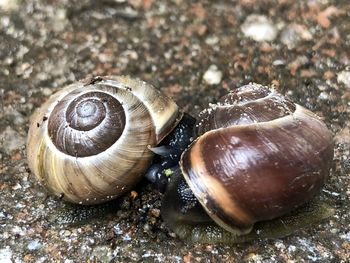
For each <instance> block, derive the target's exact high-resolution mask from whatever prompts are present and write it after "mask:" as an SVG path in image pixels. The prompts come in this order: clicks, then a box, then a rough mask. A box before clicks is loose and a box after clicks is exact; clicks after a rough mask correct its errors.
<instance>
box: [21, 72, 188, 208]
mask: <svg viewBox="0 0 350 263" xmlns="http://www.w3.org/2000/svg"><path fill="white" fill-rule="evenodd" d="M181 116H182V112H181V111H180V110H179V108H178V107H177V105H176V104H175V103H174V102H173V101H172V100H170V99H169V98H167V97H166V96H164V95H162V94H161V93H160V92H159V91H157V90H156V89H155V88H154V87H153V86H151V85H149V84H147V83H145V82H142V81H139V80H135V79H131V78H129V77H97V78H93V79H88V80H84V81H81V82H78V83H74V84H72V85H70V86H68V87H66V88H64V89H62V90H60V91H59V92H57V93H55V94H54V95H53V96H52V97H51V98H50V99H49V100H48V101H47V102H46V103H45V104H44V105H42V107H40V108H39V109H38V110H37V111H36V113H35V114H34V115H33V117H32V122H31V125H30V128H29V132H28V141H27V152H28V164H29V168H30V169H31V171H32V172H33V173H34V174H35V175H36V177H37V178H38V179H39V180H40V181H41V182H42V183H43V184H44V185H45V186H46V187H47V188H48V189H49V190H51V192H53V193H54V194H55V195H57V196H61V197H63V199H65V200H67V201H70V202H73V203H79V204H96V203H102V202H105V201H108V200H110V199H113V198H115V197H117V196H119V195H121V194H123V193H124V192H126V191H128V190H130V188H131V187H133V186H134V185H135V184H136V183H137V182H138V181H139V180H140V179H141V177H142V175H143V174H144V173H145V171H146V170H147V168H148V167H149V166H150V164H151V162H152V158H153V152H152V151H150V150H149V148H150V147H154V146H156V145H157V144H159V142H160V141H161V140H162V139H163V138H164V137H165V136H166V135H167V134H168V133H170V132H171V131H172V129H173V128H174V127H175V126H176V125H177V123H178V122H179V121H180V119H181Z"/></svg>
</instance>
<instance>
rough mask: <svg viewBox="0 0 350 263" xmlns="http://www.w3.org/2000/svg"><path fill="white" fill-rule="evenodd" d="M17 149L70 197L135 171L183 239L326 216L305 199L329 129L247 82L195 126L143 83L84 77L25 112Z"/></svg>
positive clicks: (111, 186) (104, 193) (121, 184)
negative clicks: (160, 191)
mask: <svg viewBox="0 0 350 263" xmlns="http://www.w3.org/2000/svg"><path fill="white" fill-rule="evenodd" d="M107 115H108V116H107ZM61 136H62V137H61ZM93 136H97V137H96V139H95V138H93ZM193 138H194V140H193ZM85 146H87V147H88V148H87V149H85ZM27 151H28V164H29V167H30V169H31V170H32V171H33V173H34V174H35V175H36V176H37V177H38V178H39V179H40V181H41V182H42V183H43V184H44V185H45V186H47V188H49V189H50V190H51V191H52V192H53V193H55V194H56V195H58V196H62V197H63V199H65V200H67V201H71V202H75V203H80V204H96V203H101V202H104V201H106V200H109V199H112V198H115V197H117V196H119V195H121V194H123V193H124V192H126V191H128V190H130V189H131V188H132V187H133V186H134V185H135V184H136V183H137V182H138V181H139V180H140V178H141V176H142V175H144V174H146V177H147V178H149V179H150V180H151V181H153V182H154V183H156V184H159V185H160V186H159V188H162V187H163V186H164V185H166V192H165V195H164V198H163V203H162V217H163V219H164V220H165V222H166V223H167V224H168V225H169V226H170V227H171V228H172V230H173V231H174V232H175V233H176V234H178V235H179V236H180V237H181V238H183V239H187V240H190V241H193V242H207V243H216V242H223V243H238V242H245V241H250V240H252V239H256V238H274V237H281V236H285V235H288V234H290V233H291V232H293V231H294V230H296V229H299V228H300V227H302V226H304V225H307V224H311V223H315V222H318V221H319V220H321V219H323V218H326V217H328V216H330V215H331V214H332V211H333V210H332V209H331V208H329V207H328V206H326V205H325V204H323V203H321V202H316V201H311V202H310V200H311V199H312V197H314V196H315V194H317V193H318V192H319V191H320V189H321V187H322V186H323V184H324V182H325V180H326V179H327V176H328V173H329V170H330V166H331V162H332V159H333V139H332V134H331V132H330V131H329V130H328V129H327V127H326V125H325V124H324V123H323V122H322V121H320V120H319V118H318V117H317V116H316V115H315V114H313V113H312V112H311V111H309V110H307V109H305V108H303V107H301V106H300V105H297V104H294V103H293V102H292V101H290V100H289V99H287V98H285V97H283V96H282V95H280V94H278V93H276V92H275V91H273V90H270V89H268V88H267V87H264V86H261V85H257V84H249V85H246V86H243V87H241V88H238V89H236V90H234V91H233V92H231V93H229V94H227V95H226V96H224V97H223V98H221V99H220V100H219V102H218V103H217V104H216V105H212V106H211V107H210V108H209V109H206V110H204V111H203V112H202V113H201V114H200V115H199V116H198V118H197V120H196V121H195V120H194V119H193V118H192V117H191V116H189V115H187V114H183V113H182V112H181V110H180V109H179V108H178V107H177V106H176V104H175V103H174V102H173V101H172V100H170V99H168V98H167V97H165V96H164V95H162V94H161V93H160V92H158V91H157V90H156V89H155V88H154V87H152V86H151V85H149V84H146V83H145V82H142V81H138V80H133V79H131V78H129V77H97V78H93V79H90V80H85V81H83V82H80V83H76V84H73V85H70V86H68V87H67V88H65V89H63V90H61V91H60V92H58V93H57V94H54V95H53V96H52V97H51V98H50V99H49V101H48V102H47V103H45V104H44V105H43V106H42V107H41V108H40V109H39V110H38V111H37V112H36V113H35V114H34V116H33V119H32V124H31V126H30V129H29V134H28V143H27ZM153 153H156V154H157V155H158V157H157V158H156V160H157V161H156V162H155V161H153V163H152V158H153ZM181 153H182V154H181ZM168 168H171V169H168ZM169 170H170V171H172V172H173V173H172V175H171V176H169V177H170V179H169V183H168V177H167V176H166V175H165V174H166V173H167V172H169ZM305 204H307V205H305ZM214 222H215V223H214Z"/></svg>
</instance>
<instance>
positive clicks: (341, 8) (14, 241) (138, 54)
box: [0, 0, 350, 262]
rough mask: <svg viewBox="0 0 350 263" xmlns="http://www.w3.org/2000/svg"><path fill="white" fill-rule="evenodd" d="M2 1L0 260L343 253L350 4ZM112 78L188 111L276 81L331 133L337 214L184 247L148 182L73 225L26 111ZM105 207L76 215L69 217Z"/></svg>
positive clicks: (332, 257)
mask: <svg viewBox="0 0 350 263" xmlns="http://www.w3.org/2000/svg"><path fill="white" fill-rule="evenodd" d="M233 2H234V4H233ZM0 9H1V11H0V12H1V13H0V66H1V70H0V80H1V85H0V97H1V100H0V138H1V141H0V158H1V162H0V173H1V174H0V191H1V198H0V260H3V259H9V260H8V262H11V261H10V260H12V262H15V261H16V262H48V261H49V260H48V258H51V259H53V260H55V261H58V262H81V261H88V260H90V261H92V260H95V261H99V262H109V261H115V262H140V261H143V262H158V261H160V262H222V261H224V262H242V261H246V262H288V261H289V262H310V261H311V262H341V261H343V262H346V261H347V260H348V258H349V257H350V252H349V251H350V232H349V227H348V226H349V223H350V215H349V211H350V201H349V197H350V179H349V172H350V161H349V151H350V144H349V142H350V123H349V119H350V116H349V115H350V113H349V112H350V109H349V107H350V105H349V100H350V77H349V76H350V73H349V71H350V69H349V66H350V55H349V50H350V41H349V34H350V17H349V12H350V7H349V1H348V0H339V1H338V0H326V1H319V0H302V1H294V0H276V1H268V0H263V1H255V0H239V1H226V0H222V1H184V0H174V1H165V0H164V1H161V0H159V1H154V0H130V1H126V0H118V1H113V0H103V1H88V0H73V1H68V0H63V1H39V0H32V1H29V0H27V1H21V0H11V1H6V0H5V1H0ZM252 14H257V15H262V16H264V17H265V19H261V18H260V16H259V19H256V17H257V16H251V15H252ZM252 20H255V22H256V21H260V22H259V23H263V26H261V27H260V28H265V32H267V34H268V37H262V36H261V35H259V38H256V39H257V40H261V39H273V40H271V41H269V42H257V41H256V40H254V39H251V38H249V34H250V33H249V32H256V31H254V30H252V28H251V27H252V26H254V23H253V22H252ZM243 24H244V27H242V25H243ZM255 24H256V23H255ZM247 28H249V31H246V30H248V29H247ZM258 28H259V27H258ZM253 29H254V28H253ZM242 30H243V31H242ZM255 30H256V27H255ZM213 65H214V67H213ZM118 74H130V75H133V76H136V77H139V78H141V79H143V80H145V81H147V82H150V83H152V84H154V85H155V86H156V87H159V88H160V89H161V90H162V91H163V92H165V93H166V94H167V95H169V96H171V97H173V98H174V99H175V100H176V101H177V102H178V104H179V105H180V106H181V107H183V108H184V109H185V110H187V111H189V112H191V113H192V114H198V113H199V112H200V111H201V110H202V109H203V108H204V107H206V106H207V105H208V104H209V103H215V102H216V101H217V99H218V98H219V97H220V96H222V95H223V94H225V93H226V92H227V90H229V89H232V88H236V87H239V86H241V85H243V84H247V83H249V82H250V81H254V82H257V83H261V84H264V85H274V86H275V88H276V89H277V90H278V91H280V92H281V93H282V94H287V95H288V96H289V97H290V98H291V99H292V100H294V101H296V102H297V103H299V104H301V105H303V106H305V107H306V108H309V109H311V110H312V111H314V112H316V113H317V114H318V115H319V116H321V117H322V118H323V119H324V121H325V123H326V124H327V126H328V127H329V128H330V129H331V131H332V132H333V134H334V136H335V146H336V149H335V157H334V164H333V167H332V172H331V174H330V177H329V180H328V182H327V183H326V186H325V188H324V190H323V192H322V198H323V199H324V200H325V201H327V202H328V203H329V204H331V205H332V206H333V207H335V208H336V214H335V216H334V217H332V218H330V219H329V220H328V221H326V222H325V223H324V224H320V225H316V226H314V227H312V228H309V229H304V230H301V231H299V232H297V233H296V234H294V235H292V236H290V237H287V238H284V239H277V240H273V241H256V242H253V243H250V244H246V245H241V246H232V247H229V246H222V245H216V246H214V245H210V246H208V245H202V244H193V245H191V244H184V243H183V242H181V241H179V240H178V239H177V238H176V237H174V236H173V234H172V233H171V231H169V229H168V228H167V227H166V226H165V225H164V223H163V222H162V220H161V219H160V216H159V209H160V197H159V195H158V194H157V193H156V192H154V191H152V189H151V187H150V185H148V184H147V183H146V182H144V181H142V182H141V183H140V184H139V185H138V186H137V187H135V188H134V189H133V190H134V191H133V192H130V193H127V194H126V195H125V196H124V197H122V198H120V199H119V204H118V208H117V209H116V210H114V212H112V213H110V214H109V215H107V216H106V215H105V216H102V217H100V218H99V219H98V220H88V221H87V222H85V223H83V224H80V225H75V226H66V225H62V224H59V223H57V221H56V220H58V221H59V222H64V220H65V219H67V218H69V217H74V215H70V214H69V213H68V214H67V212H66V214H65V215H64V216H61V215H60V214H59V211H62V210H64V209H68V210H69V211H71V210H72V209H71V208H69V207H67V206H66V205H65V204H64V203H63V202H61V201H60V200H58V199H56V198H53V197H52V196H48V195H47V194H46V192H45V191H44V189H43V188H42V187H41V186H40V185H38V183H37V182H36V180H35V178H34V176H33V175H32V174H31V173H30V172H29V171H28V166H27V164H26V160H25V158H26V155H25V149H24V147H23V146H24V144H25V137H26V133H27V130H28V120H29V116H30V115H31V113H32V112H33V111H34V109H35V108H37V107H38V106H40V105H41V104H42V103H43V102H44V101H45V100H46V99H47V98H48V96H49V95H51V94H52V93H53V92H55V91H57V90H59V89H60V88H61V87H63V86H64V85H66V84H70V83H72V82H73V81H75V80H78V79H82V78H85V77H87V76H89V75H90V76H92V75H118ZM204 75H205V78H204ZM218 81H220V84H218V85H216V84H215V83H217V82H218ZM74 209H76V208H74ZM101 209H102V210H101ZM103 211H106V210H104V209H103V207H102V208H98V209H96V210H89V211H88V212H87V211H80V210H79V211H78V213H77V214H76V215H78V216H75V218H76V217H79V216H80V217H84V215H88V214H90V215H91V214H92V215H96V216H97V215H99V214H103V213H104V212H103Z"/></svg>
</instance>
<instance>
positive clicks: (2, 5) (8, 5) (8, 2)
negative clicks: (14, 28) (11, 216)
mask: <svg viewBox="0 0 350 263" xmlns="http://www.w3.org/2000/svg"><path fill="white" fill-rule="evenodd" d="M18 7H19V5H18V0H0V9H2V10H4V11H15V10H17V9H18ZM0 262H1V261H0Z"/></svg>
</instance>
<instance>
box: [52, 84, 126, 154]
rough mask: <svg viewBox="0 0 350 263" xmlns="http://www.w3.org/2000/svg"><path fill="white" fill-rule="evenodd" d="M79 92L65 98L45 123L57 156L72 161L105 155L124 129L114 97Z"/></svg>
mask: <svg viewBox="0 0 350 263" xmlns="http://www.w3.org/2000/svg"><path fill="white" fill-rule="evenodd" d="M83 90H84V88H81V89H77V90H76V91H75V92H72V93H70V94H67V95H66V96H65V97H64V98H63V99H62V100H61V101H60V102H59V103H57V105H56V106H55V108H54V109H53V111H52V112H51V114H50V117H49V119H48V133H49V136H50V138H51V139H52V142H53V144H54V145H55V146H56V147H57V149H59V150H60V151H61V152H63V153H65V154H68V155H71V156H76V157H85V156H91V155H96V154H98V153H100V152H103V151H105V150H106V149H108V148H109V147H110V146H111V145H112V144H113V143H115V142H116V141H117V140H118V139H119V137H120V136H121V135H122V133H123V131H124V128H125V112H124V108H123V106H122V104H121V103H120V102H119V101H118V100H117V99H116V98H115V97H113V96H112V95H110V94H108V93H103V92H97V91H91V92H86V93H84V91H83ZM76 94H78V95H76Z"/></svg>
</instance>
